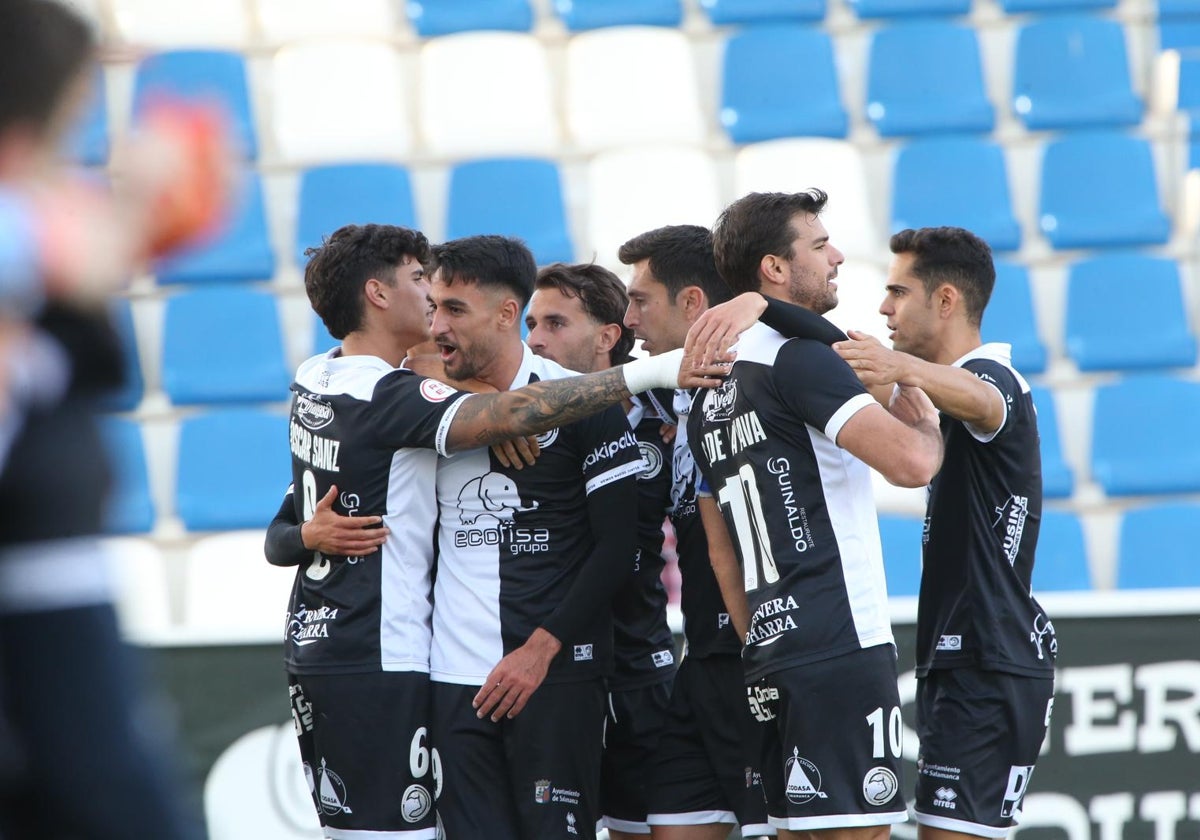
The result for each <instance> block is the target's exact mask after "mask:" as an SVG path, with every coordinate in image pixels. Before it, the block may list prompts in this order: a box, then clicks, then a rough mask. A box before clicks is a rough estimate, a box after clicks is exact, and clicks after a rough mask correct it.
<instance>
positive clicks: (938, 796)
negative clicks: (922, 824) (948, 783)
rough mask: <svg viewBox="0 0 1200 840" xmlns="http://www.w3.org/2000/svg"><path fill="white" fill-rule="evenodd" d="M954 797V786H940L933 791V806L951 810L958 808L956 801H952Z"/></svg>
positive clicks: (956, 797)
mask: <svg viewBox="0 0 1200 840" xmlns="http://www.w3.org/2000/svg"><path fill="white" fill-rule="evenodd" d="M956 799H958V794H957V793H956V792H955V790H954V788H948V787H940V788H938V789H937V790H935V791H934V792H933V807H935V808H945V809H946V810H947V811H953V810H955V809H956V808H958V803H957V802H955V801H954V800H956Z"/></svg>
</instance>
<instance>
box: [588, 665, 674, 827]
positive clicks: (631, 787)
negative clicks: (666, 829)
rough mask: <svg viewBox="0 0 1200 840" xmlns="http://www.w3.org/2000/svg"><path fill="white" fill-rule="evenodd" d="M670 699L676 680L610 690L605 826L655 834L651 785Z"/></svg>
mask: <svg viewBox="0 0 1200 840" xmlns="http://www.w3.org/2000/svg"><path fill="white" fill-rule="evenodd" d="M670 702H671V683H670V681H665V682H659V683H655V684H653V685H647V686H643V687H641V688H631V689H628V690H626V691H611V692H609V694H608V720H607V722H606V724H605V727H604V757H603V759H602V760H601V762H600V808H601V811H600V812H601V814H603V820H602V824H603V825H604V827H605V828H612V829H616V830H617V831H624V832H626V833H628V834H649V833H650V826H649V825H648V824H647V823H646V786H647V784H648V783H649V780H650V763H651V761H652V760H653V759H654V757H655V756H656V755H657V753H658V741H659V738H660V737H661V736H662V725H663V718H664V716H665V715H666V713H667V706H668V705H669V704H670Z"/></svg>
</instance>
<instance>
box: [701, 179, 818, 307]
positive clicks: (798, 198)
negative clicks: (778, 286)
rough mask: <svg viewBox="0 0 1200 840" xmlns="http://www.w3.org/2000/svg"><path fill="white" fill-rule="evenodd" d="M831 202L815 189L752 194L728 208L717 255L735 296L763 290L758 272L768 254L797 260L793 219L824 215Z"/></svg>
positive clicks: (716, 231) (719, 227)
mask: <svg viewBox="0 0 1200 840" xmlns="http://www.w3.org/2000/svg"><path fill="white" fill-rule="evenodd" d="M828 200H829V196H828V195H826V194H825V192H824V190H819V189H817V188H816V187H811V188H809V189H807V190H804V191H803V192H798V193H749V194H748V195H744V196H742V197H741V198H739V199H738V200H737V201H735V202H733V204H730V205H729V206H728V207H726V208H725V210H724V211H723V212H722V213H721V215H720V216H719V217H718V218H717V223H716V225H715V226H714V227H713V253H714V254H715V256H716V262H717V270H718V271H720V272H721V276H722V277H723V278H725V282H726V283H728V284H729V287H730V288H731V289H733V292H734V294H740V293H742V292H757V291H758V290H759V286H760V282H759V279H758V269H759V266H760V265H761V264H762V258H763V257H765V256H766V255H767V254H774V255H775V256H777V257H780V258H782V259H791V258H792V257H793V256H795V253H794V250H793V246H794V244H795V242H796V232H795V230H793V229H792V225H791V221H792V218H793V217H795V216H796V214H798V213H807V214H809V215H813V216H817V215H820V213H821V211H822V210H823V209H825V202H826V201H828Z"/></svg>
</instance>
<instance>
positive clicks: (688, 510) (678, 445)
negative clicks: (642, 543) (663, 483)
mask: <svg viewBox="0 0 1200 840" xmlns="http://www.w3.org/2000/svg"><path fill="white" fill-rule="evenodd" d="M679 428H680V430H682V429H683V428H684V427H683V426H680V427H679ZM695 515H696V459H695V458H694V457H693V455H692V448H691V447H690V446H688V445H687V442H686V441H680V440H679V438H678V437H676V439H675V449H674V451H673V452H672V453H671V516H673V517H675V518H676V519H684V518H686V517H689V516H695Z"/></svg>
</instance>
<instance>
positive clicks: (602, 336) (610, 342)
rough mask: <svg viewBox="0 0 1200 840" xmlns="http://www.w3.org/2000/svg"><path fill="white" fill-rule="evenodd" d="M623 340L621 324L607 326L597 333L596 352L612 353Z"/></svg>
mask: <svg viewBox="0 0 1200 840" xmlns="http://www.w3.org/2000/svg"><path fill="white" fill-rule="evenodd" d="M620 340H621V325H620V324H605V325H604V326H602V327H601V328H600V331H599V332H598V333H596V350H597V352H600V353H605V354H607V353H610V352H611V351H612V349H613V348H614V347H616V346H617V342H618V341H620Z"/></svg>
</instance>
